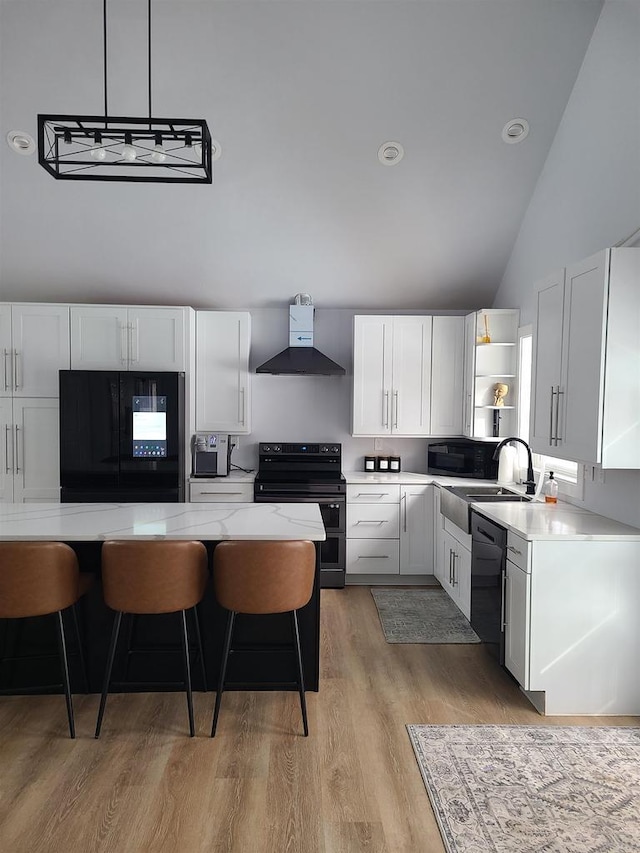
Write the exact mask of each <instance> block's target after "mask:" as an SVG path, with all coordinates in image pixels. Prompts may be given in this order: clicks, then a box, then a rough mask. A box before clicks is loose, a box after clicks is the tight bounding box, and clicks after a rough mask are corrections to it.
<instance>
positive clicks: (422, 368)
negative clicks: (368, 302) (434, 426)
mask: <svg viewBox="0 0 640 853" xmlns="http://www.w3.org/2000/svg"><path fill="white" fill-rule="evenodd" d="M432 320H433V318H432V317H428V316H396V317H390V316H380V315H364V316H356V317H354V352H353V422H352V434H353V435H389V434H395V435H404V436H412V435H416V436H417V435H429V434H430V431H431V333H432V327H433V323H432Z"/></svg>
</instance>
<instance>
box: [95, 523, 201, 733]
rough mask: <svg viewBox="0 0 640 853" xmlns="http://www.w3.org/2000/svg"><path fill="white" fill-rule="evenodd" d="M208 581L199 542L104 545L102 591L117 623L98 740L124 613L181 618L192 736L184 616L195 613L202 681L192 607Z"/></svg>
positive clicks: (103, 688)
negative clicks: (165, 615)
mask: <svg viewBox="0 0 640 853" xmlns="http://www.w3.org/2000/svg"><path fill="white" fill-rule="evenodd" d="M207 578H208V572H207V549H206V548H205V547H204V545H203V544H202V542H189V541H185V542H182V541H176V540H154V541H143V542H140V541H138V542H135V541H124V542H121V541H110V542H105V543H104V545H103V546H102V588H103V594H104V600H105V602H106V603H107V605H108V606H109V607H110V608H111V609H112V610H115V611H116V618H115V621H114V623H113V630H112V632H111V643H110V645H109V655H108V658H107V668H106V671H105V675H104V682H103V686H102V698H101V700H100V710H99V711H98V720H97V722H96V732H95V736H96V737H100V729H101V727H102V718H103V717H104V710H105V706H106V704H107V693H108V692H109V683H110V681H111V670H112V669H113V660H114V657H115V653H116V646H117V645H118V635H119V633H120V623H121V622H122V614H123V613H132V614H135V615H143V614H158V613H180V614H181V617H182V619H181V621H182V649H183V654H184V671H185V686H186V692H187V709H188V711H189V733H190V735H191V737H193V736H194V735H195V726H194V722H193V697H192V693H191V664H190V661H189V636H188V632H187V613H186V611H187V610H191V609H193V613H194V617H195V625H196V635H197V642H198V650H199V652H200V662H201V665H202V670H203V677H204V657H203V654H202V641H201V638H200V628H199V623H198V613H197V611H196V605H197V604H198V602H200V601H201V600H202V596H203V595H204V590H205V587H206V585H207ZM205 686H206V683H205Z"/></svg>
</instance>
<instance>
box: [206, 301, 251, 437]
mask: <svg viewBox="0 0 640 853" xmlns="http://www.w3.org/2000/svg"><path fill="white" fill-rule="evenodd" d="M250 341H251V315H250V314H249V313H248V312H240V311H198V312H197V313H196V429H197V430H200V431H205V432H206V431H211V432H228V433H241V434H243V433H248V432H250V431H251V386H250V382H249V350H250Z"/></svg>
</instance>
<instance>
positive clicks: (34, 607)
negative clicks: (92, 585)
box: [0, 542, 80, 619]
mask: <svg viewBox="0 0 640 853" xmlns="http://www.w3.org/2000/svg"><path fill="white" fill-rule="evenodd" d="M79 597H80V587H79V569H78V560H77V558H76V555H75V552H74V551H73V549H72V548H70V547H69V546H68V545H65V544H64V543H63V542H0V618H1V619H23V618H26V617H30V616H44V615H45V614H47V613H55V612H56V611H58V610H66V608H67V607H70V606H71V605H72V604H75V602H76V601H77V600H78V598H79Z"/></svg>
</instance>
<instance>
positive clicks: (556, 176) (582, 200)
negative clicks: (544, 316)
mask: <svg viewBox="0 0 640 853" xmlns="http://www.w3.org/2000/svg"><path fill="white" fill-rule="evenodd" d="M638 227H640V4H638V3H637V2H631V0H608V2H607V3H606V4H605V6H604V7H603V10H602V13H601V16H600V19H599V21H598V24H597V26H596V29H595V31H594V34H593V37H592V39H591V44H590V46H589V49H588V50H587V53H586V55H585V59H584V62H583V65H582V69H581V71H580V74H579V76H578V79H577V81H576V84H575V86H574V89H573V92H572V94H571V97H570V99H569V102H568V104H567V108H566V110H565V113H564V116H563V119H562V122H561V123H560V126H559V128H558V132H557V134H556V138H555V140H554V142H553V145H552V147H551V150H550V152H549V155H548V158H547V161H546V163H545V166H544V169H543V170H542V173H541V175H540V178H539V180H538V184H537V186H536V189H535V192H534V194H533V197H532V199H531V202H530V204H529V207H528V209H527V212H526V214H525V217H524V219H523V222H522V225H521V228H520V233H519V235H518V239H517V241H516V244H515V247H514V249H513V252H512V255H511V258H510V260H509V263H508V265H507V269H506V272H505V275H504V277H503V280H502V283H501V285H500V288H499V290H498V292H497V295H496V299H495V302H494V306H495V307H519V308H520V310H521V322H522V323H523V324H525V323H529V322H531V321H532V319H533V317H532V314H533V290H532V285H533V282H535V281H536V280H538V279H539V278H541V277H543V276H544V275H546V274H547V273H549V272H552V271H553V270H554V269H558V268H559V267H563V266H565V265H566V264H568V263H571V262H573V261H577V260H580V259H581V258H584V257H587V256H588V255H590V254H593V253H594V252H596V251H598V250H599V249H602V248H606V247H607V246H613V245H615V244H616V243H618V242H620V241H622V240H624V239H625V238H627V237H628V236H629V235H630V234H632V233H633V232H634V231H635V229H636V228H638ZM584 504H585V506H587V507H588V508H589V509H591V510H594V511H595V512H600V513H602V514H603V515H607V516H610V517H612V518H616V519H619V520H620V521H626V522H627V523H629V524H634V525H636V526H640V472H637V471H607V472H606V474H605V483H604V485H595V484H592V483H587V484H586V486H585V497H584Z"/></svg>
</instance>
